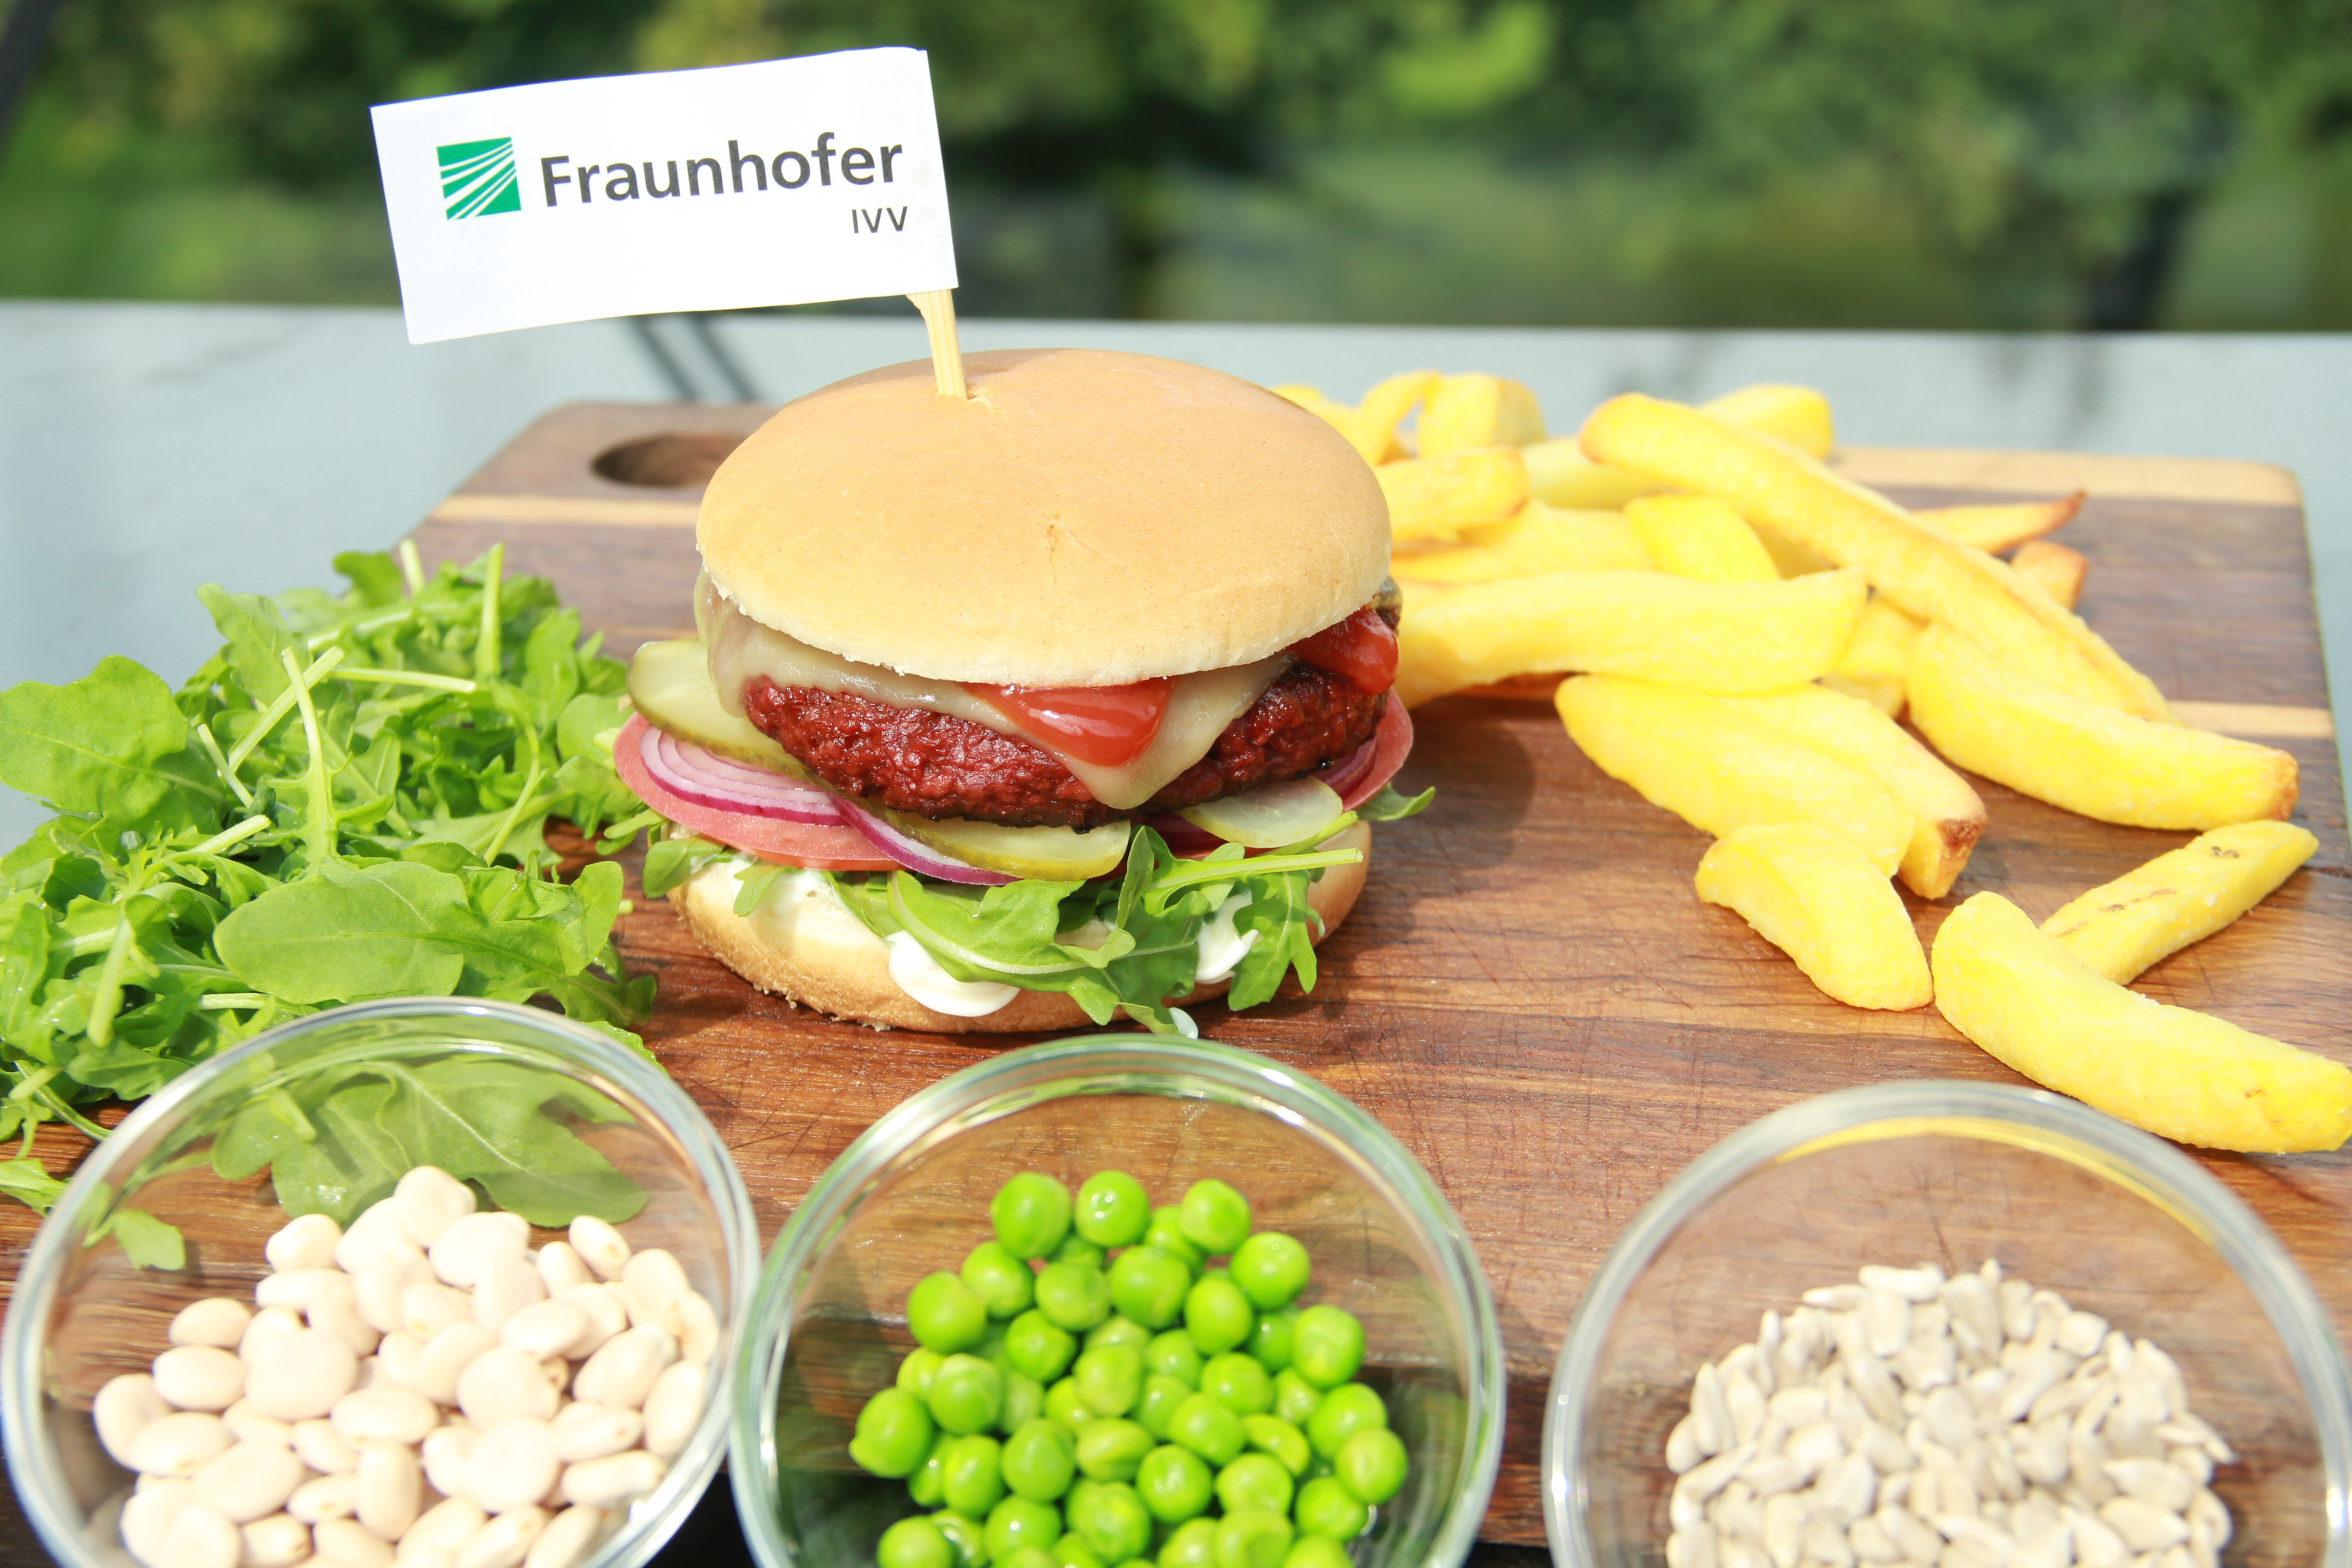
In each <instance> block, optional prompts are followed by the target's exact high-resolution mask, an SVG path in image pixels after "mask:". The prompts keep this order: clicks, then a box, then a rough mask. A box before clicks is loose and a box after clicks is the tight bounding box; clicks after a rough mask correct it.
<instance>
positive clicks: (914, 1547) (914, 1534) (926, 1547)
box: [874, 1519, 955, 1568]
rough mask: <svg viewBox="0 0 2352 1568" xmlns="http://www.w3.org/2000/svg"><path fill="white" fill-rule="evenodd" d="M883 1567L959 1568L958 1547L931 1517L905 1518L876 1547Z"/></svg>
mask: <svg viewBox="0 0 2352 1568" xmlns="http://www.w3.org/2000/svg"><path fill="white" fill-rule="evenodd" d="M874 1559H875V1561H876V1562H877V1563H880V1564H881V1565H882V1568H955V1548H954V1547H952V1546H950V1545H949V1544H948V1538H947V1537H946V1536H944V1535H941V1534H940V1527H939V1526H938V1525H936V1524H933V1523H932V1522H931V1521H929V1520H928V1519H902V1520H900V1521H898V1523H896V1524H894V1525H892V1526H891V1527H890V1528H889V1529H887V1530H886V1531H883V1532H882V1540H881V1542H879V1543H878V1544H877V1546H876V1547H875V1549H874Z"/></svg>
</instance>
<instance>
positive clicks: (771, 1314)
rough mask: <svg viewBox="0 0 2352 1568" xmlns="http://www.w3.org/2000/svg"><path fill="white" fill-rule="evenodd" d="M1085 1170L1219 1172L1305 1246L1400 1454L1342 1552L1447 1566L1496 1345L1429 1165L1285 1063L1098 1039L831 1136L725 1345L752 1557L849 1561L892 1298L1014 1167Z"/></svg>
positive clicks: (1155, 1175) (915, 1100) (971, 1231)
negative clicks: (856, 1131) (838, 1142)
mask: <svg viewBox="0 0 2352 1568" xmlns="http://www.w3.org/2000/svg"><path fill="white" fill-rule="evenodd" d="M1107 1168H1117V1169H1119V1170H1123V1171H1126V1172H1128V1173H1130V1174H1132V1175H1134V1176H1135V1177H1137V1178H1138V1179H1139V1180H1140V1181H1141V1182H1142V1183H1143V1184H1144V1186H1145V1188H1146V1189H1147V1190H1148V1191H1149V1192H1150V1194H1151V1198H1152V1201H1153V1203H1154V1204H1167V1203H1172V1202H1174V1201H1176V1199H1177V1198H1179V1197H1181V1195H1182V1194H1183V1191H1184V1189H1185V1188H1186V1187H1187V1186H1188V1185H1190V1184H1192V1182H1195V1181H1198V1180H1201V1179H1202V1178H1204V1177H1211V1176H1214V1177H1219V1178H1221V1179H1223V1180H1224V1181H1227V1182H1229V1183H1231V1184H1233V1185H1234V1187H1236V1188H1238V1189H1239V1190H1240V1191H1241V1192H1242V1193H1243V1194H1244V1195H1245V1196H1247V1197H1248V1198H1249V1200H1250V1203H1251V1205H1252V1208H1253V1210H1254V1217H1253V1224H1254V1225H1255V1226H1256V1227H1257V1228H1260V1229H1275V1230H1281V1231H1285V1232H1287V1233H1288V1234H1290V1235H1291V1236H1293V1237H1297V1239H1298V1240H1299V1241H1301V1242H1303V1243H1304V1244H1305V1245H1306V1247H1307V1251H1308V1253H1309V1254H1310V1256H1311V1257H1312V1258H1313V1262H1314V1269H1315V1274H1314V1281H1313V1283H1312V1284H1311V1285H1310V1286H1309V1287H1308V1290H1307V1295H1306V1296H1304V1297H1302V1298H1301V1300H1302V1301H1303V1302H1307V1303H1312V1302H1317V1301H1323V1302H1330V1303H1332V1304H1334V1305H1337V1306H1340V1307H1344V1308H1346V1309H1347V1310H1349V1311H1351V1312H1353V1313H1355V1314H1356V1316H1357V1317H1359V1318H1360V1319H1361V1320H1362V1321H1363V1323H1364V1327H1365V1338H1366V1347H1367V1348H1366V1353H1365V1365H1364V1371H1363V1372H1362V1373H1360V1376H1361V1378H1362V1380H1363V1381H1365V1382H1367V1383H1370V1384H1373V1385H1374V1386H1376V1387H1378V1388H1380V1389H1381V1393H1382V1394H1383V1395H1384V1396H1385V1397H1386V1399H1387V1401H1388V1405H1389V1409H1390V1412H1391V1417H1390V1418H1391V1429H1392V1430H1394V1431H1396V1432H1397V1434H1398V1435H1399V1436H1401V1437H1402V1438H1403V1439H1404V1441H1405V1445H1406V1448H1407V1451H1408V1454H1409V1456H1410V1458H1411V1470H1410V1473H1409V1476H1408V1478H1407V1480H1406V1483H1405V1488H1404V1490H1403V1491H1402V1492H1401V1493H1400V1494H1398V1496H1397V1498H1396V1499H1395V1500H1393V1501H1392V1502H1391V1503H1389V1504H1387V1505H1386V1506H1384V1507H1382V1508H1381V1510H1378V1517H1377V1518H1376V1519H1375V1521H1374V1522H1373V1524H1372V1527H1371V1530H1370V1532H1369V1533H1368V1534H1367V1535H1365V1536H1364V1537H1362V1538H1360V1539H1359V1540H1358V1541H1357V1542H1356V1543H1355V1545H1354V1547H1353V1554H1354V1558H1355V1561H1356V1562H1357V1563H1360V1564H1362V1565H1364V1568H1383V1565H1388V1568H1402V1565H1405V1564H1412V1565H1416V1568H1418V1565H1423V1564H1430V1565H1435V1568H1451V1565H1452V1564H1454V1563H1459V1562H1460V1561H1461V1559H1462V1557H1463V1555H1464V1554H1465V1552H1467V1551H1468V1550H1469V1547H1470V1544H1471V1542H1472V1540H1473V1539H1474V1538H1475V1535H1476V1532H1477V1529H1478V1524H1479V1521H1480V1520H1481V1519H1482V1518H1483V1517H1484V1516H1485V1513H1486V1500H1487V1496H1488V1494H1489V1493H1490V1492H1491V1491H1492V1490H1493V1489H1494V1483H1495V1468H1496V1462H1497V1461H1498V1459H1499V1458H1500V1457H1501V1450H1502V1436H1503V1349H1502V1341H1501V1336H1500V1333H1499V1331H1498V1330H1497V1329H1496V1321H1495V1309H1494V1303H1493V1300H1492V1299H1491V1298H1490V1296H1489V1295H1488V1293H1487V1289H1486V1276H1485V1274H1484V1273H1483V1272H1482V1271H1481V1270H1480V1268H1479V1267H1478V1260H1477V1258H1476V1256H1475V1254H1474V1253H1473V1252H1472V1250H1471V1247H1470V1243H1469V1240H1468V1238H1467V1237H1465V1234H1464V1232H1463V1229H1462V1225H1461V1222H1460V1221H1459V1220H1458V1219H1456V1218H1455V1217H1454V1211H1453V1210H1452V1208H1451V1207H1449V1206H1448V1205H1447V1204H1446V1202H1445V1199H1444V1195H1443V1194H1440V1193H1439V1191H1438V1190H1437V1186H1436V1184H1435V1183H1433V1182H1432V1181H1431V1180H1430V1178H1429V1174H1428V1173H1427V1172H1425V1171H1423V1169H1422V1168H1421V1166H1420V1164H1419V1163H1417V1162H1415V1161H1414V1159H1413V1158H1412V1155H1410V1154H1408V1153H1407V1152H1405V1151H1404V1149H1403V1147H1402V1145H1400V1144H1399V1143H1398V1142H1397V1141H1396V1140H1395V1139H1394V1138H1392V1137H1391V1136H1390V1135H1389V1133H1388V1131H1387V1130H1386V1129H1384V1128H1382V1127H1381V1125H1380V1123H1378V1122H1377V1121H1373V1120H1372V1118H1371V1117H1370V1116H1368V1115H1366V1114H1365V1113H1364V1112H1363V1111H1362V1110H1359V1109H1358V1108H1357V1107H1355V1106H1354V1105H1352V1104H1350V1103H1349V1102H1348V1101H1347V1100H1343V1099H1341V1098H1340V1097H1339V1096H1338V1095H1336V1094H1333V1093H1332V1092H1331V1091H1330V1090H1329V1089H1325V1088H1324V1087H1323V1086H1322V1085H1321V1084H1319V1083H1317V1082H1316V1081H1315V1080H1314V1079H1309V1078H1307V1077H1306V1076H1304V1075H1303V1074H1299V1073H1296V1072H1292V1071H1291V1070H1289V1069H1288V1068H1284V1067H1282V1066H1280V1065H1279V1064H1277V1063H1276V1062H1273V1061H1270V1060H1268V1059H1266V1058H1264V1057H1260V1056H1255V1055H1253V1054H1251V1053H1249V1052H1247V1051H1240V1050H1234V1049H1231V1048H1229V1047H1223V1046H1214V1045H1207V1044H1198V1043H1191V1042H1185V1041H1181V1040H1161V1039H1156V1038H1150V1037H1143V1038H1139V1037H1136V1036H1133V1035H1118V1036H1109V1037H1090V1038H1084V1039H1075V1040H1066V1041H1059V1042H1055V1043H1051V1044H1047V1045H1040V1046H1032V1047H1025V1048H1024V1049H1021V1050H1015V1051H1011V1052H1008V1053H1006V1054H1005V1055H1003V1056H1002V1057H998V1058H993V1059H992V1060H990V1061H988V1062H985V1063H982V1065H980V1066H978V1067H973V1068H967V1069H965V1070H964V1071H962V1072H960V1073H957V1074H956V1075H955V1076H954V1077H952V1078H949V1079H944V1080H942V1081H941V1082H940V1083H938V1084H935V1085H933V1086H932V1087H931V1088H929V1089H925V1090H924V1091H923V1092H921V1093H919V1094H917V1095H915V1096H913V1097H912V1098H910V1099H908V1100H907V1101H906V1102H905V1103H904V1104H902V1105H900V1106H899V1107H898V1109H897V1110H893V1111H892V1112H890V1114H889V1115H887V1116H886V1117H884V1118H883V1119H882V1120H881V1121H877V1122H876V1123H875V1124H874V1126H873V1127H871V1128H869V1129H868V1130H867V1131H866V1132H865V1133H864V1135H862V1136H861V1137H860V1138H859V1139H858V1140H857V1142H855V1143H853V1144H851V1145H850V1146H849V1148H848V1149H847V1150H845V1151H844V1152H843V1153H842V1155H841V1157H840V1158H839V1159H837V1160H835V1162H834V1163H833V1165H832V1166H831V1168H830V1169H828V1170H827V1171H826V1172H825V1173H824V1177H823V1178H822V1179H821V1180H820V1181H819V1182H818V1183H817V1184H816V1186H815V1187H814V1189H813V1190H812V1191H811V1192H810V1194H809V1195H808V1198H807V1200H806V1201H805V1202H803V1204H802V1205H801V1206H800V1207H799V1209H798V1210H796V1211H795V1212H794V1213H793V1217H792V1221H791V1223H790V1224H788V1225H787V1226H785V1227H784V1232H783V1234H782V1237H780V1238H779V1239H778V1241H777V1243H776V1247H775V1251H774V1253H773V1254H772V1256H771V1258H770V1259H769V1262H768V1270H767V1276H766V1278H765V1279H763V1280H762V1282H761V1288H760V1296H759V1300H758V1302H757V1303H756V1305H755V1306H754V1307H753V1309H752V1315H751V1320H750V1327H749V1330H748V1331H747V1333H746V1335H745V1337H744V1339H743V1342H742V1345H741V1348H740V1350H739V1351H738V1352H737V1360H736V1372H735V1399H736V1410H735V1432H734V1444H733V1449H732V1455H733V1457H732V1459H731V1461H730V1468H731V1469H732V1472H733V1477H734V1487H735V1500H736V1506H737V1512H738V1514H739V1515H740V1518H741V1520H742V1524H743V1530H744V1533H745V1535H746V1537H747V1538H748V1539H749V1540H750V1542H751V1549H752V1552H753V1553H754V1555H755V1556H756V1557H757V1558H758V1559H759V1561H760V1562H761V1564H763V1568H789V1565H793V1564H807V1565H810V1568H814V1565H817V1564H834V1563H871V1562H872V1561H874V1548H875V1542H876V1541H877V1538H878V1537H879V1535H880V1533H881V1531H883V1529H884V1528H885V1527H887V1525H888V1524H890V1523H891V1522H892V1521H895V1520H897V1519H898V1518H900V1517H902V1516H905V1515H908V1514H911V1513H914V1512H918V1511H920V1510H917V1509H916V1507H915V1505H914V1504H913V1503H912V1502H911V1501H910V1500H908V1495H907V1487H906V1483H905V1482H903V1481H893V1480H881V1479H876V1478H874V1477H870V1476H868V1475H866V1474H865V1473H864V1472H863V1471H861V1470H859V1469H858V1468H856V1466H855V1465H854V1464H852V1462H851V1461H850V1458H849V1454H848V1441H849V1437H850V1435H851V1432H852V1430H853V1427H854V1425H855V1423H856V1416H857V1412H858V1410H859V1408H860V1407H861V1406H862V1405H863V1404H864V1402H865V1400H866V1397H867V1396H868V1395H869V1394H873V1393H874V1392H875V1391H877V1389H881V1388H883V1387H886V1386H887V1385H889V1384H890V1383H891V1381H892V1378H893V1374H894V1371H895V1369H896V1367H897V1365H898V1360H899V1358H900V1357H901V1356H903V1355H904V1354H905V1353H906V1352H908V1350H910V1349H912V1348H913V1345H914V1342H913V1340H912V1339H911V1337H910V1336H909V1335H908V1332H907V1328H906V1300H907V1293H908V1290H909V1289H911V1288H912V1287H913V1286H914V1285H915V1283H916V1282H917V1281H918V1280H919V1279H921V1278H922V1277H923V1276H924V1275H926V1274H929V1273H930V1272H932V1271H933V1270H936V1269H940V1268H947V1269H954V1268H957V1267H958V1266H959V1264H960V1263H961V1259H962V1258H963V1256H964V1254H965V1253H966V1252H967V1251H968V1250H970V1249H971V1247H974V1246H976V1245H977V1244H979V1243H980V1242H982V1241H984V1240H987V1239H990V1237H991V1231H990V1227H989V1216H988V1205H989V1199H990V1198H991V1196H992V1195H993V1194H994V1193H995V1192H996V1189H997V1188H998V1187H999V1186H1000V1185H1001V1184H1003V1182H1004V1181H1005V1180H1006V1179H1007V1178H1009V1177H1011V1176H1012V1175H1013V1174H1014V1173H1017V1172H1021V1171H1043V1172H1045V1173H1047V1174H1049V1175H1052V1176H1055V1177H1057V1178H1059V1179H1060V1180H1062V1181H1063V1182H1065V1183H1066V1184H1069V1185H1070V1186H1072V1187H1074V1188H1075V1187H1076V1185H1077V1184H1079V1183H1081V1182H1083V1181H1085V1180H1086V1178H1087V1177H1088V1176H1090V1175H1092V1174H1094V1173H1096V1172H1097V1171H1100V1170H1104V1169H1107Z"/></svg>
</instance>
